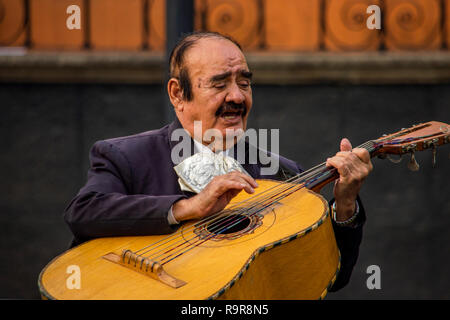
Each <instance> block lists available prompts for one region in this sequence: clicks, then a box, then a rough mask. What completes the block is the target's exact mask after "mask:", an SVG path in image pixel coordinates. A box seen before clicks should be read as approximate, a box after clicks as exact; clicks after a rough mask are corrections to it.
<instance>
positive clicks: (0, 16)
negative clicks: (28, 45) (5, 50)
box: [0, 0, 25, 46]
mask: <svg viewBox="0 0 450 320" xmlns="http://www.w3.org/2000/svg"><path fill="white" fill-rule="evenodd" d="M24 19H25V6H24V4H23V2H22V1H17V0H3V1H2V2H1V3H0V46H22V45H24V44H25V28H24Z"/></svg>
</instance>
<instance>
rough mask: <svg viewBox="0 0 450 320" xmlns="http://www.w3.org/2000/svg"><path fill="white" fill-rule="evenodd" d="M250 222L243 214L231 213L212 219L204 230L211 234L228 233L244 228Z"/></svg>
mask: <svg viewBox="0 0 450 320" xmlns="http://www.w3.org/2000/svg"><path fill="white" fill-rule="evenodd" d="M250 222H251V221H250V218H248V217H246V216H244V215H241V214H233V215H228V216H226V217H223V218H220V219H218V220H215V221H212V222H211V223H209V224H208V226H207V227H206V230H207V231H208V232H210V233H213V234H230V233H235V232H239V231H242V230H244V229H245V228H247V227H248V226H249V225H250Z"/></svg>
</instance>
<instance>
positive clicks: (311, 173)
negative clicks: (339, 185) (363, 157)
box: [136, 141, 373, 263]
mask: <svg viewBox="0 0 450 320" xmlns="http://www.w3.org/2000/svg"><path fill="white" fill-rule="evenodd" d="M369 146H370V147H372V146H373V142H372V141H368V142H366V143H364V144H362V145H361V146H358V148H366V149H367V147H369ZM324 167H325V163H321V164H319V165H317V166H315V167H313V168H311V169H309V170H307V171H304V172H302V173H300V174H298V175H296V176H294V177H292V178H290V179H288V180H286V181H283V182H281V183H279V185H276V186H273V187H271V188H269V189H268V190H265V191H263V192H261V193H260V194H258V195H257V196H256V197H255V198H250V199H247V200H244V201H241V202H239V203H237V204H235V205H233V206H232V207H237V206H238V205H239V204H243V203H245V202H249V203H251V201H252V200H255V199H257V198H258V197H259V196H261V195H263V194H264V193H266V192H268V191H270V190H271V189H274V188H276V187H283V186H284V189H283V190H281V191H279V190H276V192H274V191H272V193H269V194H268V195H265V196H266V197H265V199H264V200H262V201H253V206H251V207H250V209H249V207H248V206H246V207H242V208H240V211H241V212H246V213H247V214H244V215H238V214H236V215H234V216H233V215H230V217H231V221H230V217H229V218H228V219H226V220H225V221H224V220H220V218H221V217H223V216H224V215H225V216H226V215H227V214H228V213H229V212H232V210H230V209H227V210H223V211H224V212H219V213H217V214H215V215H214V218H211V216H209V217H207V219H204V220H205V221H203V222H202V223H200V224H199V223H197V224H195V225H193V226H191V227H190V228H187V229H193V228H194V226H195V227H199V226H203V225H205V224H208V227H211V226H214V228H208V230H209V231H210V232H211V233H210V235H209V236H208V237H206V238H204V239H203V241H201V242H200V243H198V244H196V245H193V244H191V243H189V242H187V241H186V240H185V239H181V240H179V241H183V243H182V244H180V245H178V246H175V247H172V248H171V249H170V250H168V251H166V252H164V253H162V254H160V255H158V256H156V258H157V257H160V256H162V255H164V254H167V253H168V252H170V251H172V250H174V249H176V248H178V247H180V246H181V245H183V244H186V245H188V246H191V248H189V249H187V250H185V251H181V250H183V248H181V249H179V250H178V251H175V252H174V253H172V254H170V255H168V256H166V257H165V258H163V259H161V261H163V260H167V259H168V258H169V257H170V256H173V255H174V254H176V253H178V255H176V256H175V257H173V258H172V259H170V260H168V261H166V262H164V263H167V262H169V261H171V260H173V259H175V258H176V257H178V256H180V255H181V254H183V253H185V252H187V251H189V250H190V249H192V248H194V247H196V246H198V245H200V244H201V243H204V242H205V241H207V240H209V239H211V238H214V237H217V236H218V235H220V234H221V233H223V232H225V231H226V230H228V229H230V228H231V227H233V226H234V225H236V224H238V223H240V222H241V221H243V220H244V219H248V217H250V216H252V215H254V214H256V213H258V212H261V211H262V210H265V209H266V208H267V207H270V205H272V204H273V203H274V202H276V201H279V200H280V199H276V200H272V201H271V202H270V203H269V204H266V205H262V203H263V201H266V200H268V199H270V198H272V197H274V196H277V195H278V196H279V198H284V197H286V196H288V195H290V194H292V193H293V192H296V191H298V190H300V189H301V188H304V187H307V185H308V184H311V183H312V182H314V181H316V180H317V179H319V178H320V177H321V176H323V175H324V174H325V175H327V174H330V173H331V172H332V171H333V169H330V170H325V171H324V170H323V168H324ZM334 171H335V170H334ZM310 177H314V178H313V179H311V180H310V181H308V184H300V185H298V184H293V183H298V182H299V181H306V180H307V179H308V178H310ZM286 184H287V186H286ZM295 186H297V188H296V189H295V190H294V191H292V192H291V193H289V194H287V195H283V193H284V192H286V191H288V190H289V189H292V188H294V187H295ZM280 195H281V196H280ZM249 200H250V201H249ZM255 207H257V209H256V210H255V211H254V212H252V213H250V214H248V213H249V212H251V209H253V208H255ZM258 207H259V208H258ZM238 212H239V211H238ZM233 217H234V218H235V217H239V218H238V219H232V218H233ZM211 222H212V223H211ZM225 222H229V223H228V224H227V225H225V226H223V227H222V229H221V230H220V229H219V230H215V229H216V228H217V227H220V226H222V225H223V223H225ZM217 223H218V225H217ZM187 229H185V230H184V231H187ZM180 231H181V230H180ZM213 231H214V232H213ZM180 233H181V232H180ZM176 236H177V235H172V236H169V237H167V238H164V239H161V240H160V241H158V242H155V243H153V244H150V245H148V246H146V247H144V248H141V249H139V250H138V251H136V253H138V252H140V251H142V250H143V249H146V248H149V247H150V246H153V245H155V244H157V243H159V242H161V241H162V240H166V242H165V243H167V242H170V239H168V238H174V237H176ZM196 237H198V238H199V240H201V239H200V236H199V235H197V236H195V237H193V238H191V239H188V241H189V240H192V239H194V238H196ZM199 240H197V241H196V242H194V244H195V243H197V242H198V241H199ZM162 244H164V243H161V244H160V245H162ZM160 245H158V246H156V247H159V246H160ZM154 249H155V248H153V249H148V250H147V251H145V252H142V253H141V254H139V256H142V255H144V254H145V253H147V252H149V251H152V250H154ZM164 249H167V247H166V248H163V249H160V250H159V251H157V252H154V253H153V254H151V255H150V256H154V255H155V254H156V253H159V252H161V251H162V250H164ZM180 251H181V252H180Z"/></svg>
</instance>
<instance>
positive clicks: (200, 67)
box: [185, 38, 248, 77]
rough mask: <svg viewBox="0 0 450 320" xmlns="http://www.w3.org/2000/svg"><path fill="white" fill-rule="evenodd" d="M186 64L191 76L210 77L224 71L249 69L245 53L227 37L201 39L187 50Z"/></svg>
mask: <svg viewBox="0 0 450 320" xmlns="http://www.w3.org/2000/svg"><path fill="white" fill-rule="evenodd" d="M185 65H186V67H187V68H188V70H189V74H190V75H191V76H203V77H208V76H212V75H214V74H219V73H224V72H232V73H239V72H240V71H242V70H246V71H248V66H247V61H246V59H245V56H244V54H243V53H242V51H241V50H240V49H239V48H238V47H237V46H236V45H235V44H234V43H233V42H231V41H229V40H227V39H216V38H206V39H200V40H199V41H198V42H197V43H196V44H195V45H194V46H192V47H191V48H190V49H189V50H188V52H186V56H185Z"/></svg>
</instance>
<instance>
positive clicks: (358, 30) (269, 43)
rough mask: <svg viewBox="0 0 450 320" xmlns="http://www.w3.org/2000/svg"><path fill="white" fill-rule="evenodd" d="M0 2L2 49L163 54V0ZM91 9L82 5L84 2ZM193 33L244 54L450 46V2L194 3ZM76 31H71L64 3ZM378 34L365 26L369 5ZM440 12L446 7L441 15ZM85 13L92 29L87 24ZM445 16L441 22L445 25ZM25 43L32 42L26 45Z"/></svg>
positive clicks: (289, 0) (209, 0)
mask: <svg viewBox="0 0 450 320" xmlns="http://www.w3.org/2000/svg"><path fill="white" fill-rule="evenodd" d="M24 3H25V2H24V1H18V0H2V1H0V46H24V45H27V44H28V43H29V44H30V47H31V48H32V49H50V50H52V49H54V50H83V49H84V44H85V43H86V42H87V43H88V44H90V47H91V50H150V51H160V52H162V51H163V50H165V38H166V35H165V24H166V17H165V16H166V12H165V10H166V1H165V0H90V1H84V0H28V3H29V29H30V32H29V39H27V27H28V26H24V21H25V16H26V12H25V5H24ZM86 3H87V4H89V8H84V7H83V6H84V5H85V4H86ZM194 3H195V19H194V22H195V29H196V30H211V31H218V32H221V33H225V34H228V35H230V36H232V37H233V38H235V39H236V40H238V41H239V42H240V43H241V45H242V47H243V48H244V49H245V50H247V51H254V50H267V51H271V52H280V51H281V52H282V51H290V52H304V51H323V50H325V51H337V52H341V51H376V50H380V49H381V48H385V49H387V50H390V51H398V50H410V51H417V50H442V49H444V50H445V48H447V49H446V50H448V48H450V0H283V1H278V0H195V1H194ZM72 4H75V5H78V6H79V7H80V8H81V27H82V28H81V30H69V29H68V28H67V27H66V20H67V18H68V16H69V14H67V13H66V9H67V7H68V6H69V5H72ZM373 4H377V5H380V7H381V8H382V17H381V18H382V22H383V29H382V30H381V31H379V30H369V29H368V28H367V26H366V22H367V18H368V17H369V15H370V14H368V13H367V12H366V9H367V7H368V6H369V5H373ZM442 10H445V11H444V12H442ZM86 13H89V21H88V22H89V23H88V25H89V28H87V27H86V26H87V25H86V21H85V20H84V19H87V18H88V16H86ZM442 19H444V21H442ZM28 40H29V41H28Z"/></svg>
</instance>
